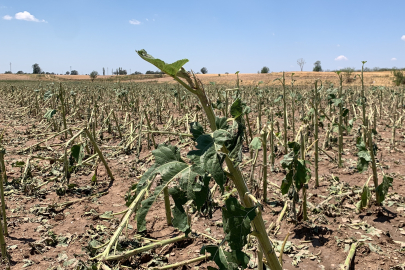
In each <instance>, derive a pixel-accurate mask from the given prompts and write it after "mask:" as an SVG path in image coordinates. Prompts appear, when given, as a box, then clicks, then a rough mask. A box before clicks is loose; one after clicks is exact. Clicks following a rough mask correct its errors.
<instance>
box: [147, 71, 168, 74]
mask: <svg viewBox="0 0 405 270" xmlns="http://www.w3.org/2000/svg"><path fill="white" fill-rule="evenodd" d="M145 74H164V72H162V71H152V70H148V71H146V72H145Z"/></svg>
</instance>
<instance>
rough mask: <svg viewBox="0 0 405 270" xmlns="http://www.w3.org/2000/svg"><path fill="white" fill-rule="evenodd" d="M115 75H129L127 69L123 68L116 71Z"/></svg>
mask: <svg viewBox="0 0 405 270" xmlns="http://www.w3.org/2000/svg"><path fill="white" fill-rule="evenodd" d="M113 73H114V74H115V75H127V74H128V73H127V71H126V70H125V69H122V68H121V67H120V68H118V69H116V70H115V71H114V72H113Z"/></svg>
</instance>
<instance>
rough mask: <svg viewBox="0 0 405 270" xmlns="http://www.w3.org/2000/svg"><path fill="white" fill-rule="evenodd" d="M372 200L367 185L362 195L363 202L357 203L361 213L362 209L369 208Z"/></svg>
mask: <svg viewBox="0 0 405 270" xmlns="http://www.w3.org/2000/svg"><path fill="white" fill-rule="evenodd" d="M370 198H371V192H370V188H369V187H368V185H367V183H366V184H364V186H363V191H362V193H361V200H360V201H359V202H358V203H357V209H358V210H359V211H360V210H361V209H363V208H365V207H367V206H368V204H369V202H370Z"/></svg>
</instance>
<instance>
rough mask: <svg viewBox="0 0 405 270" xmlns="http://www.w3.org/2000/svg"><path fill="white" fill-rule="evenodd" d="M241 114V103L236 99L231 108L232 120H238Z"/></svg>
mask: <svg viewBox="0 0 405 270" xmlns="http://www.w3.org/2000/svg"><path fill="white" fill-rule="evenodd" d="M242 114H243V107H242V101H241V100H240V98H237V99H236V100H235V101H234V102H233V104H232V106H231V115H232V117H233V118H235V119H238V118H239V117H240V116H241V115H242Z"/></svg>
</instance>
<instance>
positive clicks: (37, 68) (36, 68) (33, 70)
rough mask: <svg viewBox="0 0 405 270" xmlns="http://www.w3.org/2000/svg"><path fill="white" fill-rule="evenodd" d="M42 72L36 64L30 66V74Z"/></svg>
mask: <svg viewBox="0 0 405 270" xmlns="http://www.w3.org/2000/svg"><path fill="white" fill-rule="evenodd" d="M41 73H42V70H41V68H40V67H39V65H38V64H37V63H35V64H33V65H32V74H41Z"/></svg>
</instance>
